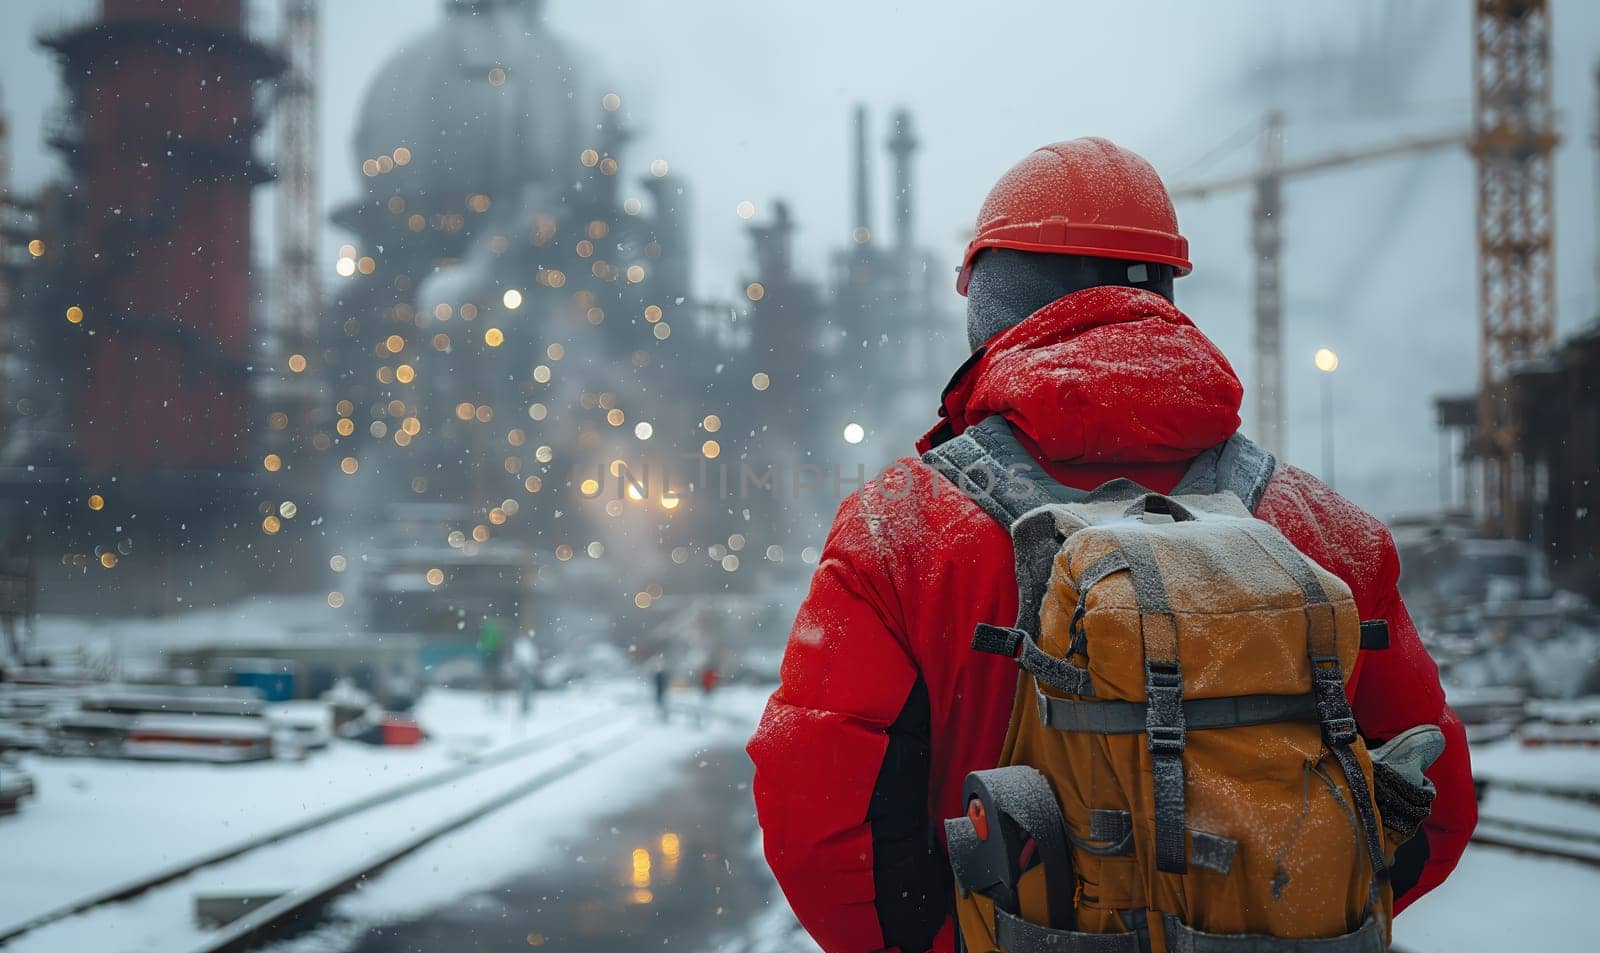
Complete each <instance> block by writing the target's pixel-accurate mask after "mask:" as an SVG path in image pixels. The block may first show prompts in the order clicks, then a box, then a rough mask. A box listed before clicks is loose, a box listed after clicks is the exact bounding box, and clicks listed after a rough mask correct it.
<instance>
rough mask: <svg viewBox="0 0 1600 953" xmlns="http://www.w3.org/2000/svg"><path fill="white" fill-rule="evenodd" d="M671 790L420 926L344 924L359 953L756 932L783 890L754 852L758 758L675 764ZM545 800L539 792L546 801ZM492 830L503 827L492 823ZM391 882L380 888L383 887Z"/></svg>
mask: <svg viewBox="0 0 1600 953" xmlns="http://www.w3.org/2000/svg"><path fill="white" fill-rule="evenodd" d="M672 770H673V771H675V772H676V773H677V775H678V778H677V779H676V780H675V782H674V783H672V784H671V785H669V786H667V787H666V788H665V790H664V792H663V794H662V795H661V796H660V797H658V798H656V799H655V800H654V801H653V802H651V803H649V804H646V805H644V806H642V807H640V808H636V809H633V810H629V811H625V812H622V813H618V814H615V815H613V816H605V815H601V816H598V817H596V818H595V819H594V820H593V822H592V823H591V824H590V825H589V826H588V827H587V829H584V830H575V831H574V832H573V833H572V836H570V837H568V838H563V839H562V843H561V844H560V846H559V849H558V850H557V851H556V852H554V853H553V854H552V855H551V856H552V857H561V858H564V860H563V861H560V862H553V861H552V862H546V863H542V864H540V865H538V867H537V868H536V869H530V870H528V871H526V872H524V873H518V874H515V875H513V876H510V877H508V878H506V879H504V880H502V881H500V882H499V883H497V884H495V885H494V886H493V887H492V888H489V889H484V890H478V891H474V892H472V893H470V894H467V895H466V896H463V897H462V898H460V900H459V901H457V902H454V903H451V904H448V905H446V906H445V907H444V908H442V909H440V910H437V911H433V912H431V913H429V914H427V915H424V916H419V917H417V918H415V919H410V920H399V921H392V920H391V921H389V922H386V923H383V924H380V925H370V926H365V927H363V926H361V925H359V924H352V923H348V922H346V923H344V924H341V925H340V928H339V929H337V931H336V932H337V933H339V934H341V935H342V939H343V940H345V941H347V942H339V943H338V944H337V946H338V948H339V949H341V950H347V951H350V953H460V951H476V950H496V951H500V950H518V949H522V950H526V949H539V950H578V949H582V950H586V951H592V953H608V951H619V953H620V951H634V950H640V949H645V948H661V947H666V948H668V949H688V950H709V949H714V948H716V947H718V946H721V945H723V941H725V940H726V941H731V944H730V945H732V946H735V947H742V946H743V944H742V943H741V942H739V940H737V939H735V938H736V937H738V936H739V935H740V934H742V933H744V932H745V931H747V930H748V928H749V924H750V921H751V920H752V919H753V918H754V917H756V916H757V915H759V914H761V913H762V912H764V911H765V910H766V909H767V907H768V901H769V900H770V899H771V897H772V891H773V885H772V880H771V877H770V875H769V874H768V873H767V872H766V870H765V868H764V866H762V865H761V864H760V862H759V861H758V860H757V859H756V858H755V856H754V855H753V850H754V844H755V838H756V824H755V818H754V816H753V811H752V808H751V805H750V787H749V784H750V770H751V769H750V762H749V760H748V759H747V758H746V756H745V754H744V751H743V750H742V749H741V748H740V747H739V746H737V745H736V744H727V743H722V744H718V745H717V746H715V747H712V748H709V749H707V750H704V751H702V752H700V753H699V755H698V756H697V758H696V759H694V760H693V761H691V762H689V763H682V764H677V765H675V766H674V767H673V768H672ZM534 797H538V795H537V794H536V795H534ZM483 823H487V824H493V823H494V819H493V818H492V817H490V818H486V819H485V821H484V822H483ZM382 888H383V885H382V881H381V879H380V880H379V881H377V882H375V883H374V884H372V887H371V889H375V890H381V889H382Z"/></svg>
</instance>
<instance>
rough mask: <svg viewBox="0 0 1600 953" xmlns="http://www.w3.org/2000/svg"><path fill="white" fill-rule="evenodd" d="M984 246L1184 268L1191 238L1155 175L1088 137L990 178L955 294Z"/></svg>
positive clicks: (1045, 150) (1129, 155) (1136, 159)
mask: <svg viewBox="0 0 1600 953" xmlns="http://www.w3.org/2000/svg"><path fill="white" fill-rule="evenodd" d="M985 248H1015V249H1018V250H1020V251H1031V252H1045V253H1048V254H1058V255H1088V256H1090V257H1094V258H1120V259H1124V260H1127V261H1148V262H1157V263H1160V264H1164V265H1172V266H1173V267H1174V268H1176V269H1177V274H1178V275H1179V276H1182V275H1187V274H1188V273H1189V271H1190V264H1189V241H1188V239H1186V238H1184V237H1183V236H1182V235H1179V234H1178V216H1177V214H1176V213H1175V212H1173V210H1172V199H1171V198H1170V197H1169V196H1168V195H1167V188H1166V186H1165V185H1162V184H1161V177H1160V176H1158V175H1156V170H1155V169H1153V168H1151V166H1150V163H1148V162H1146V161H1145V160H1144V159H1143V158H1142V157H1140V156H1139V155H1137V154H1135V153H1133V152H1129V151H1128V150H1127V149H1124V148H1122V147H1121V146H1118V145H1116V144H1114V143H1112V142H1109V141H1107V140H1105V139H1100V138H1098V137H1094V136H1089V137H1085V138H1082V139H1071V140H1068V141H1066V142H1056V143H1052V144H1050V145H1048V146H1041V147H1040V148H1038V149H1035V150H1034V151H1033V152H1032V153H1031V154H1030V155H1028V157H1027V158H1025V159H1023V160H1022V161H1021V162H1018V163H1017V164H1016V165H1014V166H1012V167H1011V169H1010V170H1009V171H1007V172H1006V174H1005V175H1003V176H1001V177H1000V181H999V182H996V183H995V186H994V188H993V189H990V190H989V195H988V197H987V198H985V199H984V200H983V208H981V209H980V210H979V211H978V228H977V234H976V235H974V236H973V239H972V241H971V243H969V244H968V245H967V253H966V255H964V256H963V257H962V260H961V276H960V277H959V278H957V279H956V291H958V292H959V293H961V294H963V295H964V294H966V293H967V280H968V279H969V278H971V277H972V260H973V258H974V257H976V256H977V254H978V252H980V251H983V250H984V249H985Z"/></svg>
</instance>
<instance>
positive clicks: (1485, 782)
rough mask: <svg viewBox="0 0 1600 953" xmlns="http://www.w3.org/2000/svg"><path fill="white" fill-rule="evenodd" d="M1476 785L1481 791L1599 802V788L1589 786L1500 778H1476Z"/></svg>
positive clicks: (1589, 802) (1591, 802)
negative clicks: (1567, 785)
mask: <svg viewBox="0 0 1600 953" xmlns="http://www.w3.org/2000/svg"><path fill="white" fill-rule="evenodd" d="M1476 781H1477V784H1478V787H1479V788H1481V789H1482V790H1483V791H1486V792H1489V793H1493V792H1495V791H1509V792H1512V793H1515V794H1537V795H1540V796H1542V797H1554V798H1561V799H1562V800H1566V801H1581V802H1583V803H1585V804H1600V790H1594V789H1591V788H1577V787H1563V786H1561V785H1554V784H1537V783H1534V782H1532V781H1513V780H1509V779H1500V778H1477V779H1476Z"/></svg>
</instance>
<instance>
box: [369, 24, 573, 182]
mask: <svg viewBox="0 0 1600 953" xmlns="http://www.w3.org/2000/svg"><path fill="white" fill-rule="evenodd" d="M542 9H543V4H542V3H541V2H538V0H449V2H448V3H447V5H446V15H445V17H444V18H443V20H441V21H440V22H439V23H438V24H436V25H435V26H434V27H432V28H431V29H429V30H428V31H427V32H425V33H423V34H422V35H420V36H418V37H417V38H416V39H414V40H412V41H411V42H409V43H407V44H406V45H405V46H403V47H402V48H401V49H400V50H399V51H398V52H396V53H395V54H394V55H392V56H391V57H389V59H388V60H387V61H386V62H385V63H384V65H383V66H382V67H381V68H380V69H379V70H378V73H377V74H376V76H374V78H373V80H372V82H371V84H370V85H369V86H368V88H367V93H366V96H365V99H364V101H363V103H362V107H361V112H360V118H359V119H358V122H357V127H356V133H355V138H354V142H353V146H354V150H355V161H356V163H357V164H358V165H362V166H363V167H364V168H363V172H364V173H365V174H366V178H365V179H364V180H363V182H364V185H365V186H366V192H367V195H368V197H369V198H371V197H376V196H381V197H384V198H387V197H389V196H392V195H399V196H401V197H403V198H405V199H406V201H407V203H408V205H409V206H410V207H412V208H414V209H416V210H418V211H423V212H435V213H442V212H447V211H450V210H452V209H460V208H462V206H463V205H464V203H465V202H466V201H467V197H468V196H469V195H474V194H482V195H487V196H489V197H490V198H491V199H492V200H494V201H497V202H498V201H501V200H505V201H508V202H511V201H515V200H516V199H517V197H518V195H519V194H520V192H521V191H522V189H523V188H524V187H525V186H528V185H532V184H538V183H546V182H549V181H551V180H552V179H554V178H555V177H556V176H557V175H558V172H557V170H558V169H570V167H571V166H572V165H573V164H574V162H575V161H576V159H577V156H578V154H579V153H580V152H582V150H583V149H584V148H586V147H587V145H588V144H586V143H583V142H582V141H580V140H581V136H582V129H581V124H580V122H579V120H578V114H579V111H580V103H584V104H587V98H586V87H585V85H584V83H583V77H582V74H581V71H580V70H579V68H578V65H577V64H576V63H575V55H574V53H573V51H572V50H571V49H570V48H569V47H568V46H567V45H566V44H565V43H563V42H561V41H560V40H559V39H557V38H556V37H555V36H553V35H552V34H551V33H550V31H549V30H548V29H547V28H546V26H545V25H544V23H543V22H542V20H541V17H540V14H541V11H542ZM401 150H405V151H401ZM397 153H398V155H397ZM401 157H404V158H405V160H406V161H405V162H403V163H401V162H399V161H397V160H398V159H400V158H401ZM369 161H371V162H377V163H381V171H377V172H376V174H374V171H373V166H372V165H369V164H368V163H369Z"/></svg>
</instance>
